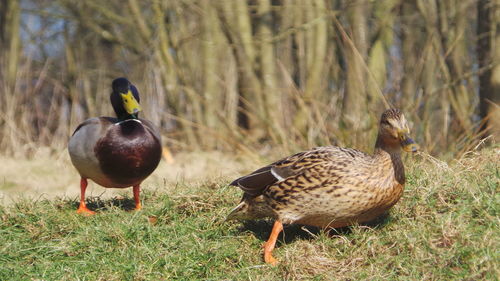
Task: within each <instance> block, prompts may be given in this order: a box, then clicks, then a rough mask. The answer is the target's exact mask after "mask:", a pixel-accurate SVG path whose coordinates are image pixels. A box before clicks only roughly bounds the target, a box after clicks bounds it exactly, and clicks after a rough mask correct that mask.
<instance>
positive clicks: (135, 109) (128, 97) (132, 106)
mask: <svg viewBox="0 0 500 281" xmlns="http://www.w3.org/2000/svg"><path fill="white" fill-rule="evenodd" d="M120 95H121V97H122V101H123V107H124V108H125V111H127V113H128V114H137V113H139V111H141V110H142V108H141V105H140V104H139V102H137V100H136V99H135V98H134V95H133V94H132V92H131V91H130V90H129V91H128V92H127V93H126V94H120Z"/></svg>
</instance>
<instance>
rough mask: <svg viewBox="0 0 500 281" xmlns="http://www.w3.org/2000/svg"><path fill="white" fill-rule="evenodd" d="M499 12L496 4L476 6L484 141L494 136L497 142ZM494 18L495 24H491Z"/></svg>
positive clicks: (499, 121)
mask: <svg viewBox="0 0 500 281" xmlns="http://www.w3.org/2000/svg"><path fill="white" fill-rule="evenodd" d="M495 8H496V11H495ZM498 10H499V8H498V5H497V6H496V7H495V6H494V5H493V1H488V0H478V2H477V19H478V20H477V37H478V44H477V56H478V62H479V68H480V69H481V70H482V71H481V73H480V74H479V114H480V116H481V118H483V119H484V120H485V123H484V124H483V126H482V129H483V130H484V132H483V137H486V136H488V135H490V134H491V135H493V136H494V138H495V139H498V137H499V135H500V108H499V106H500V64H499V62H500V50H499V49H500V39H499V32H500V30H499V23H498V22H499V21H498V20H499V17H498V13H499V11H498ZM492 18H493V19H495V20H494V21H492ZM492 62H493V65H492ZM495 64H496V65H495ZM493 74H494V75H493Z"/></svg>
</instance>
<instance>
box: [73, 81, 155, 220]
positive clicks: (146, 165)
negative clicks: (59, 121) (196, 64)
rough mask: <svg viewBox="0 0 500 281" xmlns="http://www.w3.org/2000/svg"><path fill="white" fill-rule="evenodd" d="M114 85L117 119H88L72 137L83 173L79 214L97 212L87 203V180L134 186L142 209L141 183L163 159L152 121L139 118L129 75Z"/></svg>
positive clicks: (137, 205)
mask: <svg viewBox="0 0 500 281" xmlns="http://www.w3.org/2000/svg"><path fill="white" fill-rule="evenodd" d="M112 88H113V92H112V93H111V96H110V100H111V104H112V106H113V109H114V111H115V113H116V116H117V118H112V117H96V118H91V119H88V120H86V121H84V122H83V123H82V124H80V125H79V126H78V127H77V128H76V130H75V132H74V133H73V135H72V136H71V139H70V140H69V144H68V150H69V155H70V157H71V162H73V165H74V166H75V168H76V169H77V170H78V172H79V173H80V176H81V181H80V189H81V194H80V207H79V208H78V211H77V213H83V214H87V215H92V214H95V212H93V211H91V210H89V209H88V208H87V206H86V205H85V190H86V189H87V184H88V183H87V179H91V180H93V181H94V182H96V183H97V184H99V185H102V186H104V187H108V188H110V187H113V188H125V187H130V186H133V190H134V200H135V209H136V210H140V209H141V202H140V199H139V192H140V184H141V182H142V181H143V180H144V179H145V178H147V177H148V176H149V175H150V174H151V173H152V172H153V171H154V170H155V169H156V167H157V166H158V163H159V162H160V158H161V154H162V148H161V139H160V134H159V133H158V131H157V130H156V129H155V128H154V126H153V125H152V124H151V122H149V121H147V120H144V119H139V118H138V115H139V111H141V107H140V105H139V101H140V98H139V92H138V91H137V88H136V87H135V86H134V85H132V84H131V83H130V82H129V81H128V80H127V79H126V78H117V79H115V80H114V81H113V83H112Z"/></svg>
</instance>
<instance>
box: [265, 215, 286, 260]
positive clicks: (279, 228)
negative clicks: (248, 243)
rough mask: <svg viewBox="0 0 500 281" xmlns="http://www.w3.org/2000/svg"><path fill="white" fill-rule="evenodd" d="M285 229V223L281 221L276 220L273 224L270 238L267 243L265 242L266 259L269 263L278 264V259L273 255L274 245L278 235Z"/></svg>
mask: <svg viewBox="0 0 500 281" xmlns="http://www.w3.org/2000/svg"><path fill="white" fill-rule="evenodd" d="M282 230H283V224H282V223H281V222H280V221H278V220H277V221H275V222H274V225H273V229H272V230H271V235H269V239H268V240H267V242H266V243H264V261H265V262H266V263H267V264H270V265H272V266H275V265H277V264H278V261H277V260H276V259H275V258H274V257H273V255H272V252H273V249H274V246H275V245H276V240H277V239H278V235H279V234H280V232H281V231H282Z"/></svg>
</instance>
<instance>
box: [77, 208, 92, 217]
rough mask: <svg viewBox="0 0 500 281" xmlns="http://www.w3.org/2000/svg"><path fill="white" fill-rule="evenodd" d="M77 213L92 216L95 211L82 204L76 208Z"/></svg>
mask: <svg viewBox="0 0 500 281" xmlns="http://www.w3.org/2000/svg"><path fill="white" fill-rule="evenodd" d="M76 213H77V214H82V215H84V216H92V215H95V212H94V211H91V210H90V209H89V208H87V207H86V206H80V207H79V208H78V210H76Z"/></svg>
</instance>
